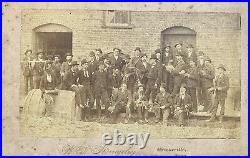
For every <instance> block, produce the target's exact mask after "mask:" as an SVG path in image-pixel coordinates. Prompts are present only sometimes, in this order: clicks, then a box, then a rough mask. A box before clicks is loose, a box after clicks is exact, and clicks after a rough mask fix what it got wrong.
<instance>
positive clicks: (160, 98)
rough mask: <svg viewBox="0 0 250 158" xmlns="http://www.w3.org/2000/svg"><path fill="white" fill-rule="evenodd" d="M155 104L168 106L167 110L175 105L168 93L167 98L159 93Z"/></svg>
mask: <svg viewBox="0 0 250 158" xmlns="http://www.w3.org/2000/svg"><path fill="white" fill-rule="evenodd" d="M155 103H156V104H158V105H159V106H166V108H168V107H170V106H171V105H172V104H173V98H172V96H171V95H170V94H169V93H166V94H165V96H163V94H162V93H158V94H157V96H156V99H155Z"/></svg>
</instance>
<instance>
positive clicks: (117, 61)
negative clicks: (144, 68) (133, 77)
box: [110, 48, 124, 71]
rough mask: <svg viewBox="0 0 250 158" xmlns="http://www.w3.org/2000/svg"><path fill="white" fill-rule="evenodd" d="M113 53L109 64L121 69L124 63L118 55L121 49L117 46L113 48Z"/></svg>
mask: <svg viewBox="0 0 250 158" xmlns="http://www.w3.org/2000/svg"><path fill="white" fill-rule="evenodd" d="M113 52H114V54H113V55H112V56H111V57H110V62H111V65H112V67H113V68H114V69H118V70H119V71H121V70H122V67H123V65H124V62H123V59H122V58H121V56H120V53H121V50H120V49H119V48H114V49H113Z"/></svg>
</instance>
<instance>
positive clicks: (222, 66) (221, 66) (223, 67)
mask: <svg viewBox="0 0 250 158" xmlns="http://www.w3.org/2000/svg"><path fill="white" fill-rule="evenodd" d="M217 69H223V70H224V71H227V69H226V67H225V65H223V64H220V65H219V66H218V67H217Z"/></svg>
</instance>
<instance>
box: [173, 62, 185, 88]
mask: <svg viewBox="0 0 250 158" xmlns="http://www.w3.org/2000/svg"><path fill="white" fill-rule="evenodd" d="M182 70H184V71H186V64H185V62H184V61H181V62H179V63H177V65H176V66H175V68H174V71H173V72H172V73H173V76H174V84H176V85H180V84H181V83H182V81H183V79H184V75H180V74H179V73H180V72H181V71H182Z"/></svg>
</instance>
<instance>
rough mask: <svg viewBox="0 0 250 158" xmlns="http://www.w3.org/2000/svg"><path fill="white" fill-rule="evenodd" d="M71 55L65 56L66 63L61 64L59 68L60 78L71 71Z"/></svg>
mask: <svg viewBox="0 0 250 158" xmlns="http://www.w3.org/2000/svg"><path fill="white" fill-rule="evenodd" d="M72 58H73V55H72V54H70V53H67V54H66V61H65V62H63V63H62V66H61V71H60V73H61V76H62V77H63V76H64V75H65V73H67V72H68V71H69V70H70V69H71V62H72Z"/></svg>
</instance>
